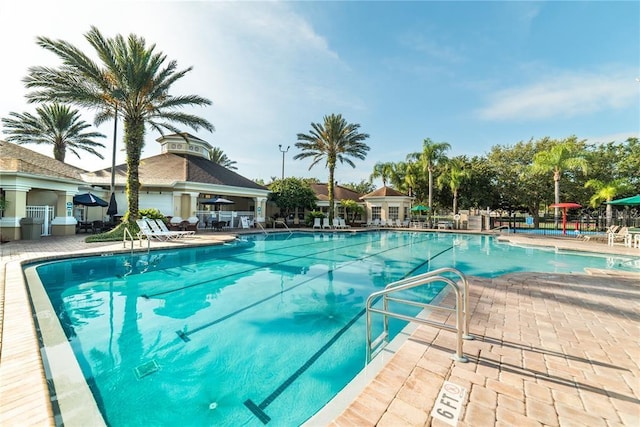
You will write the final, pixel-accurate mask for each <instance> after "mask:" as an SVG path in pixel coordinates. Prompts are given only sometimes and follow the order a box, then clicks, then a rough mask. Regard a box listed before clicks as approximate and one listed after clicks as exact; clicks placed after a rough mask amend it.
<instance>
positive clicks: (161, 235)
mask: <svg viewBox="0 0 640 427" xmlns="http://www.w3.org/2000/svg"><path fill="white" fill-rule="evenodd" d="M136 224H138V228H139V229H140V232H138V239H140V240H142V238H143V237H144V238H146V239H147V240H151V239H155V240H159V241H161V242H163V241H166V240H169V239H170V237H169V235H168V233H165V232H161V231H159V232H155V231H153V230H152V229H151V226H150V225H149V223H148V222H147V220H146V219H137V220H136Z"/></svg>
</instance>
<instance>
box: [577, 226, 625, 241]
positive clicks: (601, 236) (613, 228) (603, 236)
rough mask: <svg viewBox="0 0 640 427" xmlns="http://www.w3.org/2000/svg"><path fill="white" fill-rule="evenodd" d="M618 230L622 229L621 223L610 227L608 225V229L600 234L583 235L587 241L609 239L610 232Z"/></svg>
mask: <svg viewBox="0 0 640 427" xmlns="http://www.w3.org/2000/svg"><path fill="white" fill-rule="evenodd" d="M618 230H620V226H619V225H612V226H610V227H608V228H607V229H606V231H605V232H604V233H598V234H584V235H582V236H579V237H581V238H582V239H583V240H586V241H590V240H602V241H605V240H608V239H609V234H611V233H617V232H618Z"/></svg>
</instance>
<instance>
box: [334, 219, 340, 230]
mask: <svg viewBox="0 0 640 427" xmlns="http://www.w3.org/2000/svg"><path fill="white" fill-rule="evenodd" d="M333 228H335V229H338V228H342V227H340V218H338V217H335V218H333Z"/></svg>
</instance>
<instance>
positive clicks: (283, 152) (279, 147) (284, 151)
mask: <svg viewBox="0 0 640 427" xmlns="http://www.w3.org/2000/svg"><path fill="white" fill-rule="evenodd" d="M290 147H291V146H290V145H287V149H286V150H283V149H282V144H278V149H279V150H280V152H281V153H282V179H284V154H285V153H286V152H287V151H289V148H290Z"/></svg>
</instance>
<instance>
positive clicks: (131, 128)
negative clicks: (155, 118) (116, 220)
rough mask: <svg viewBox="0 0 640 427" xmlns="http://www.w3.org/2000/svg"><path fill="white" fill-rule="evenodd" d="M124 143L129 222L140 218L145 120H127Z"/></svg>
mask: <svg viewBox="0 0 640 427" xmlns="http://www.w3.org/2000/svg"><path fill="white" fill-rule="evenodd" d="M124 143H125V147H126V151H127V202H128V205H129V211H128V212H127V220H128V221H129V222H131V221H135V220H136V219H138V210H139V206H138V193H139V191H140V174H139V172H138V166H139V165H140V157H141V155H142V147H143V146H144V122H137V121H132V120H125V122H124Z"/></svg>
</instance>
